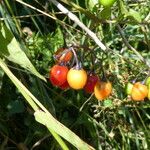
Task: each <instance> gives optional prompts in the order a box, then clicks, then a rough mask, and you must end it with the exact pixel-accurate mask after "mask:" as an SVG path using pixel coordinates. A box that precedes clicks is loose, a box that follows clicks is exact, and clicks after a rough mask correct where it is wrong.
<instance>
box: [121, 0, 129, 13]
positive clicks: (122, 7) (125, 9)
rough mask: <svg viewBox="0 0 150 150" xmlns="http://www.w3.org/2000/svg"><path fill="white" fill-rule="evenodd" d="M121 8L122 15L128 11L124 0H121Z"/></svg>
mask: <svg viewBox="0 0 150 150" xmlns="http://www.w3.org/2000/svg"><path fill="white" fill-rule="evenodd" d="M119 10H120V14H122V15H125V14H127V13H128V10H127V8H126V5H124V3H123V1H122V0H120V1H119Z"/></svg>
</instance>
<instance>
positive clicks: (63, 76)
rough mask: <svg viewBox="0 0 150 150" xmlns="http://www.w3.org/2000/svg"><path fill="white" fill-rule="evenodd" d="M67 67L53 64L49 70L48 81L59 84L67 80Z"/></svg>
mask: <svg viewBox="0 0 150 150" xmlns="http://www.w3.org/2000/svg"><path fill="white" fill-rule="evenodd" d="M67 73H68V68H67V67H66V66H60V65H54V66H53V67H52V68H51V70H50V77H49V80H50V82H51V83H52V84H53V85H55V86H60V85H62V84H64V83H65V82H66V81H67Z"/></svg>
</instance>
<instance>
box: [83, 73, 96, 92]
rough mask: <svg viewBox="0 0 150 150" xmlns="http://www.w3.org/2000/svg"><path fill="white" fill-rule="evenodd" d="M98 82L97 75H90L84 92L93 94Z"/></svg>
mask: <svg viewBox="0 0 150 150" xmlns="http://www.w3.org/2000/svg"><path fill="white" fill-rule="evenodd" d="M98 80H99V78H98V76H97V75H95V74H90V75H88V79H87V82H86V85H85V86H84V90H85V91H86V92H87V93H89V94H91V93H93V92H94V86H95V84H96V83H97V81H98Z"/></svg>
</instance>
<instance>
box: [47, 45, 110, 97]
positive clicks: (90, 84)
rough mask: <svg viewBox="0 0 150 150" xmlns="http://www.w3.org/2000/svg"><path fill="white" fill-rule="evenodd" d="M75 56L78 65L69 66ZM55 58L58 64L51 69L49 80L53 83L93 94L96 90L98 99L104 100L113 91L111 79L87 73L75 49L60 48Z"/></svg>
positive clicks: (64, 87)
mask: <svg viewBox="0 0 150 150" xmlns="http://www.w3.org/2000/svg"><path fill="white" fill-rule="evenodd" d="M73 56H74V57H75V60H76V65H75V66H74V67H68V65H67V64H68V63H69V62H70V60H71V59H72V57H73ZM54 58H55V60H56V64H55V65H54V66H53V67H52V68H51V69H50V74H49V80H50V82H51V83H52V85H54V86H57V87H59V88H61V89H63V90H64V89H68V88H72V89H75V90H79V89H84V91H85V92H87V93H89V94H91V93H93V92H94V94H95V97H96V98H97V99H98V100H104V99H105V98H107V97H108V96H109V95H110V94H111V91H112V84H111V82H109V81H100V79H99V77H98V76H97V75H96V74H95V73H89V74H88V73H87V72H86V71H85V70H84V69H83V68H82V66H81V63H79V61H78V59H77V55H76V52H75V51H74V50H73V49H63V48H61V49H59V50H58V51H57V52H56V53H55V55H54Z"/></svg>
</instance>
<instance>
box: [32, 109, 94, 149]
mask: <svg viewBox="0 0 150 150" xmlns="http://www.w3.org/2000/svg"><path fill="white" fill-rule="evenodd" d="M34 116H35V120H36V121H38V122H39V123H41V124H43V125H45V126H47V128H48V129H51V130H53V131H54V132H56V133H57V134H58V135H61V136H62V137H63V138H64V139H66V140H67V141H69V142H70V143H72V144H73V145H74V146H75V147H76V148H77V149H80V150H94V148H93V147H91V146H90V145H88V144H87V143H85V142H84V141H82V140H81V139H80V138H79V137H78V136H77V135H76V134H75V133H73V132H71V131H70V130H69V129H68V128H67V127H65V126H64V125H62V124H61V123H60V122H58V121H57V120H55V119H54V118H52V116H51V115H50V114H48V113H45V112H43V111H40V110H38V111H36V112H35V113H34Z"/></svg>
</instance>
